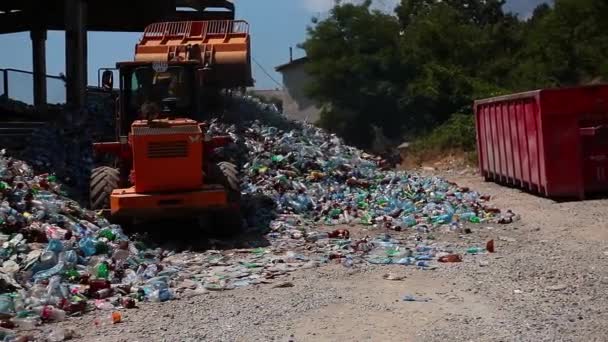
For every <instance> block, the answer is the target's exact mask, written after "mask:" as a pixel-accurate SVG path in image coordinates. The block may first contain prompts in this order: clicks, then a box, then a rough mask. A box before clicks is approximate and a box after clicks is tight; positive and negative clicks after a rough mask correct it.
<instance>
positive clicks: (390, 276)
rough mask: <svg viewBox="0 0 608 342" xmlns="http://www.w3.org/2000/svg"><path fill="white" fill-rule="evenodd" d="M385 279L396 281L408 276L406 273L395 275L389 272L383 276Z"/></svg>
mask: <svg viewBox="0 0 608 342" xmlns="http://www.w3.org/2000/svg"><path fill="white" fill-rule="evenodd" d="M382 277H383V278H384V279H386V280H394V281H401V280H404V279H405V278H406V276H404V275H395V274H392V273H387V274H385V275H384V276H382Z"/></svg>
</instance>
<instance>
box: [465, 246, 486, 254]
mask: <svg viewBox="0 0 608 342" xmlns="http://www.w3.org/2000/svg"><path fill="white" fill-rule="evenodd" d="M483 252H485V249H484V248H482V247H471V248H469V249H467V253H469V254H479V253H483Z"/></svg>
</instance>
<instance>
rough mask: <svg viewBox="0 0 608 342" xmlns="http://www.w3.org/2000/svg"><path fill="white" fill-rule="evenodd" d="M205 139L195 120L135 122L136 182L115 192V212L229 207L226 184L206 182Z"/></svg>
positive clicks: (158, 212) (146, 213)
mask: <svg viewBox="0 0 608 342" xmlns="http://www.w3.org/2000/svg"><path fill="white" fill-rule="evenodd" d="M203 143H204V142H203V134H202V131H201V128H200V126H199V125H198V123H197V122H196V121H194V120H190V119H177V120H170V119H165V120H153V121H146V120H139V121H135V122H134V123H133V124H132V126H131V134H130V135H129V144H130V146H131V148H132V153H133V155H132V158H133V170H132V179H131V181H132V183H133V184H134V186H133V187H131V188H126V189H116V190H114V191H113V192H112V195H111V197H110V204H111V212H112V214H113V215H128V216H157V215H164V214H165V213H167V212H171V213H172V214H175V212H176V210H182V211H184V212H196V211H200V210H204V209H209V208H215V207H217V208H220V207H225V206H226V205H227V195H226V192H225V189H224V188H223V187H221V186H217V185H204V184H203V171H202V170H203V157H204V156H203Z"/></svg>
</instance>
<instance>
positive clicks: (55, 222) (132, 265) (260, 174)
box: [0, 98, 517, 338]
mask: <svg viewBox="0 0 608 342" xmlns="http://www.w3.org/2000/svg"><path fill="white" fill-rule="evenodd" d="M239 101H242V103H241V106H240V110H242V111H245V112H246V113H244V114H245V115H244V116H245V117H250V118H251V120H254V119H258V121H255V120H254V121H252V122H247V123H246V124H243V122H238V123H234V122H230V119H229V118H228V119H226V118H224V121H223V122H220V121H214V122H212V124H211V125H210V130H211V133H212V134H213V133H214V132H215V133H218V134H224V133H225V132H226V131H228V132H230V133H231V134H232V136H233V138H234V139H235V140H236V141H235V144H234V145H233V146H229V147H227V148H226V149H225V151H223V152H224V153H225V155H226V157H227V158H228V159H231V160H234V161H236V162H237V163H238V164H239V166H240V167H241V169H242V171H243V176H244V177H243V182H242V189H243V193H244V194H245V195H246V196H245V198H247V199H248V201H249V203H245V207H249V212H250V213H251V214H250V215H249V216H248V225H249V227H250V228H252V230H254V231H256V232H264V233H265V238H267V239H268V241H270V244H269V245H267V246H262V247H258V248H249V249H244V250H228V251H220V250H209V251H206V252H204V253H192V252H187V253H175V252H167V251H164V250H162V249H160V248H158V249H149V248H146V246H145V245H144V244H143V243H141V242H137V241H134V240H133V239H130V238H129V237H128V236H126V235H125V234H124V233H123V231H122V230H121V227H119V226H117V225H112V224H111V223H110V222H108V221H107V220H105V219H104V218H102V217H100V216H98V215H96V213H94V212H91V211H89V210H86V209H84V208H82V207H81V206H79V205H78V204H77V202H75V201H73V200H71V199H68V198H67V197H66V193H65V191H64V189H63V188H62V186H61V185H60V183H61V182H59V181H58V179H57V177H56V175H54V174H42V175H35V174H34V172H33V171H32V168H31V167H30V166H28V165H27V164H26V163H24V162H22V161H19V160H15V159H11V158H9V157H7V156H5V155H4V154H2V155H0V181H1V182H0V191H1V192H2V199H1V202H0V228H1V229H0V230H1V234H0V243H1V248H0V262H1V263H2V267H1V268H0V314H1V315H0V326H1V327H11V326H12V325H15V324H16V325H19V326H20V327H21V328H24V327H25V328H27V327H33V326H35V325H37V324H39V323H40V322H41V321H57V320H62V319H64V318H65V317H66V316H67V315H75V314H81V313H83V312H86V311H89V310H101V311H107V312H108V313H110V312H112V315H109V317H111V319H112V320H113V321H115V320H116V319H117V315H119V313H118V312H117V311H114V310H118V309H119V308H131V307H133V306H135V305H136V303H137V302H139V301H165V300H169V299H171V298H173V297H174V295H175V294H176V292H180V293H185V292H188V291H191V292H204V291H216V290H229V289H234V288H238V287H242V286H248V285H251V284H261V283H270V282H273V280H274V279H276V278H277V277H279V276H281V275H284V274H286V273H289V272H292V271H294V270H296V269H302V268H311V267H317V266H319V265H322V264H327V263H329V262H332V261H334V262H340V263H342V264H344V265H345V266H352V265H354V264H357V263H367V264H390V263H395V264H402V265H415V266H418V267H422V268H432V267H433V265H432V264H431V263H430V261H431V260H435V259H437V258H439V259H441V258H445V257H448V256H449V255H448V254H450V253H451V252H453V251H451V250H446V249H445V248H444V247H443V246H441V245H438V244H435V243H433V234H436V233H438V232H439V231H446V232H456V233H461V232H462V231H463V230H464V229H466V227H465V225H466V224H467V223H468V224H471V223H485V222H494V223H510V222H512V221H513V220H514V219H516V218H517V217H516V216H515V215H514V214H513V213H511V212H506V213H504V214H501V212H500V210H498V209H496V208H493V207H491V206H489V204H488V202H487V201H488V200H489V198H488V197H484V196H481V195H479V194H478V193H476V192H473V191H470V190H469V189H466V188H460V187H458V186H457V185H456V184H453V183H449V182H447V181H445V180H443V179H440V178H436V177H421V176H418V175H415V174H409V173H405V172H395V171H383V170H382V160H380V159H379V158H376V157H373V156H371V155H368V154H366V153H364V152H362V151H360V150H358V149H356V148H353V147H350V146H347V145H345V144H344V143H343V142H342V141H341V140H340V139H339V138H337V137H336V136H334V135H331V134H328V133H326V132H324V131H322V130H320V129H318V128H315V127H313V126H310V125H305V124H296V123H293V122H289V121H287V120H285V118H284V117H282V116H281V115H280V114H279V113H278V112H277V111H276V110H274V109H273V108H271V107H268V106H265V105H264V104H263V103H262V104H260V102H256V101H254V100H252V99H248V98H242V99H240V100H239ZM247 111H249V112H248V113H247ZM268 123H272V125H269V124H268ZM66 146H67V145H66ZM83 154H84V155H86V153H83ZM252 199H255V203H251V202H253V200H252ZM332 225H357V226H359V225H363V226H364V227H367V229H368V230H369V233H370V234H369V235H372V234H373V235H376V237H373V238H372V237H363V238H360V239H359V238H354V237H351V236H350V233H349V231H348V230H347V229H344V228H346V227H334V228H341V229H334V228H330V229H329V230H334V231H329V232H327V231H326V230H327V229H328V228H327V226H332ZM389 233H390V234H389ZM408 233H409V234H408ZM412 236H414V239H412V238H411V237H412ZM486 251H490V250H489V248H486V249H484V248H476V249H475V250H473V249H471V250H470V251H468V252H469V253H471V254H476V253H484V252H486ZM275 285H277V284H275ZM279 285H280V284H279ZM277 286H278V285H277ZM286 286H288V284H287V285H286ZM118 317H119V316H118ZM2 319H4V320H2ZM8 319H10V321H8ZM118 320H119V319H118ZM5 332H6V331H4V330H0V333H5ZM0 338H1V337H0Z"/></svg>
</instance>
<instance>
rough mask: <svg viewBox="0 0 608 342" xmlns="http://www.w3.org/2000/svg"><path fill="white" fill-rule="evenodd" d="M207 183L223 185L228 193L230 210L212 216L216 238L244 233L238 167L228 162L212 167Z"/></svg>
mask: <svg viewBox="0 0 608 342" xmlns="http://www.w3.org/2000/svg"><path fill="white" fill-rule="evenodd" d="M207 183H209V184H219V185H222V186H223V187H224V188H225V189H226V192H227V193H228V204H229V208H227V209H223V210H216V211H214V212H213V214H212V215H211V217H212V220H211V221H212V222H213V229H212V231H211V233H212V234H213V235H216V236H221V237H230V236H235V235H238V234H240V233H242V232H243V216H242V214H241V210H240V202H241V187H240V179H239V172H238V169H237V167H236V166H235V165H234V164H232V163H228V162H219V163H217V164H214V165H212V167H211V169H210V170H209V175H208V176H207Z"/></svg>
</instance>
